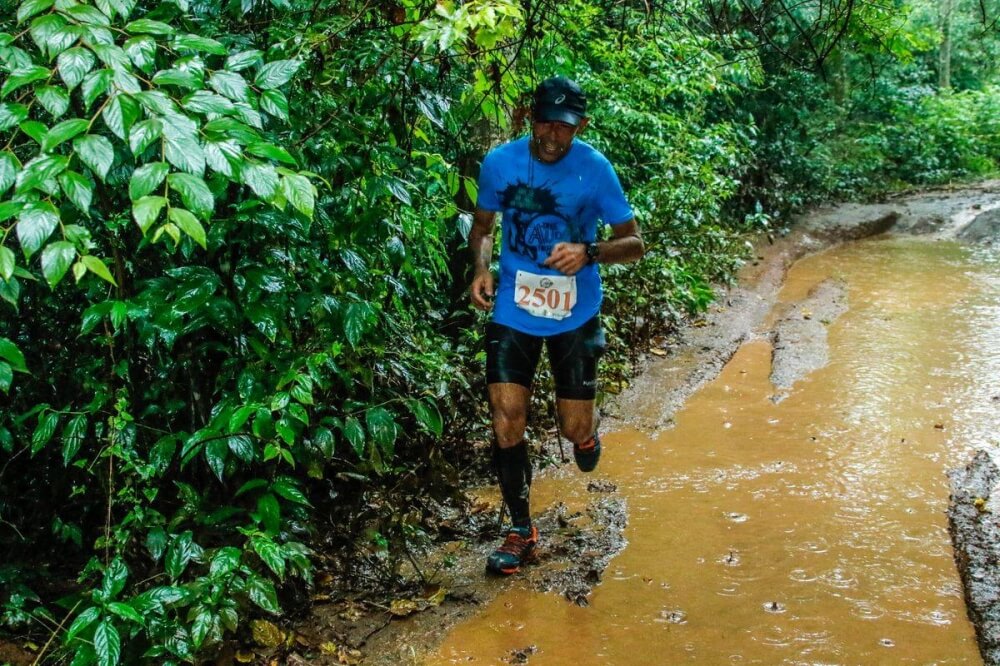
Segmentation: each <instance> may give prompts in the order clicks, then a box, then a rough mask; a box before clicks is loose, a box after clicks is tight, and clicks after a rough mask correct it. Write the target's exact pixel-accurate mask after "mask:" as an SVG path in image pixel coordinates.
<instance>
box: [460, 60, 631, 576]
mask: <svg viewBox="0 0 1000 666" xmlns="http://www.w3.org/2000/svg"><path fill="white" fill-rule="evenodd" d="M586 111H587V98H586V96H585V95H584V93H583V91H582V90H581V89H580V86H579V85H577V84H576V82H574V81H572V80H570V79H567V78H564V77H553V78H550V79H546V80H545V81H542V83H541V84H539V86H538V88H537V89H536V90H535V94H534V103H533V106H532V124H531V136H530V137H527V136H525V137H521V138H519V139H516V140H514V141H511V142H509V143H506V144H504V145H502V146H500V147H498V148H496V149H494V150H492V151H491V152H490V153H489V154H488V155H486V157H485V159H484V160H483V165H482V169H481V171H480V175H479V196H478V201H477V202H476V212H475V216H474V221H473V225H472V231H471V232H470V233H469V248H470V250H471V251H472V261H473V264H474V267H475V276H474V277H473V280H472V287H471V300H472V304H473V305H474V306H475V307H476V308H479V309H480V310H490V309H492V310H493V319H492V321H491V322H490V323H489V324H488V326H487V331H486V341H487V352H486V381H487V384H488V386H489V400H490V408H491V411H492V417H493V432H494V435H495V441H494V445H493V451H492V456H493V464H494V467H495V469H496V472H497V477H498V480H499V483H500V491H501V494H502V495H503V499H504V501H505V503H506V504H507V507H508V508H509V510H510V516H511V522H512V526H511V528H510V531H509V532H508V534H507V537H506V539H505V540H504V542H503V544H502V545H501V546H500V547H499V548H498V549H497V550H496V551H495V552H494V553H493V554H492V555H490V556H489V558H488V559H487V561H486V568H487V569H488V570H489V571H491V572H494V573H498V574H504V575H509V574H512V573H515V572H517V571H518V570H519V569H520V567H521V564H522V563H523V562H524V561H525V560H526V559H527V558H528V556H529V555H530V554H531V552H532V550H533V549H534V547H535V544H537V543H538V530H537V529H536V528H535V527H533V526H532V524H531V515H530V511H529V489H530V486H531V461H530V460H529V458H528V447H527V443H526V442H525V440H524V431H525V427H526V426H527V418H528V405H529V402H530V399H531V384H532V381H533V380H534V376H535V369H536V367H537V365H538V359H539V356H540V354H541V348H542V344H543V343H544V344H545V346H546V347H547V349H548V357H549V363H550V364H551V368H552V375H553V377H554V379H555V385H556V399H557V400H556V409H557V411H558V414H559V424H560V428H561V430H562V433H563V434H564V435H565V436H566V438H567V439H569V440H570V441H571V442H573V457H574V459H575V460H576V464H577V466H578V467H579V468H580V469H581V470H583V471H584V472H590V471H592V470H593V469H594V468H595V467H596V466H597V461H598V460H599V458H600V456H601V441H600V439H599V438H598V435H597V431H596V419H595V415H594V398H595V397H596V394H597V361H598V358H599V357H600V356H601V354H602V353H603V351H604V348H605V339H604V330H603V329H602V328H601V322H600V318H599V312H600V309H601V298H602V291H601V278H600V275H599V273H598V270H597V264H598V263H604V264H612V263H624V262H631V261H637V260H638V259H639V258H640V257H642V255H643V252H644V251H645V250H644V247H643V242H642V237H641V235H640V233H639V227H638V225H637V224H636V221H635V217H634V215H633V213H632V208H631V207H630V206H629V204H628V201H626V199H625V194H624V192H623V191H622V187H621V184H620V183H619V181H618V176H617V174H615V171H614V168H613V167H612V166H611V163H610V162H609V161H608V160H607V158H605V157H604V155H602V154H601V153H600V152H598V151H597V150H596V149H594V148H593V147H591V146H589V145H588V144H586V143H584V142H583V141H580V140H579V139H577V138H576V135H577V134H578V133H579V132H581V131H583V129H584V128H585V127H586V126H587V122H588V120H589V119H588V118H587V115H586ZM497 213H500V214H501V251H500V283H499V286H498V288H497V287H496V286H495V285H494V278H493V274H492V273H491V272H490V263H491V261H492V259H493V229H494V224H495V223H496V214H497ZM598 224H607V225H610V226H611V232H612V238H611V239H610V240H607V241H599V240H598ZM494 296H495V298H494Z"/></svg>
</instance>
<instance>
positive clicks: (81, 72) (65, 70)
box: [53, 46, 97, 115]
mask: <svg viewBox="0 0 1000 666" xmlns="http://www.w3.org/2000/svg"><path fill="white" fill-rule="evenodd" d="M96 62H97V58H95V57H94V54H93V53H91V52H90V51H88V50H87V49H85V48H83V47H80V46H77V47H74V48H71V49H67V50H65V51H63V52H62V53H60V54H59V57H58V58H56V66H57V67H58V69H59V76H61V77H62V80H63V82H64V83H65V84H66V87H67V88H69V89H70V90H72V89H73V88H75V87H77V86H78V85H80V82H81V81H83V78H84V77H85V76H86V75H87V73H88V72H89V71H90V70H91V69H93V68H94V64H95V63H96ZM88 106H89V104H88ZM53 115H55V114H53Z"/></svg>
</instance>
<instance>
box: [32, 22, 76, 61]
mask: <svg viewBox="0 0 1000 666" xmlns="http://www.w3.org/2000/svg"><path fill="white" fill-rule="evenodd" d="M65 30H66V19H64V18H63V17H62V16H60V15H59V14H56V13H54V12H53V13H49V14H46V15H45V16H39V17H38V18H36V19H35V20H34V21H32V22H31V28H30V32H31V39H32V40H34V42H35V44H36V45H37V46H38V48H39V49H40V50H41V51H42V52H43V53H47V54H48V56H49V58H51V57H52V56H53V55H54V54H56V53H59V48H58V47H59V45H60V44H61V40H60V39H57V38H56V36H57V35H59V33H62V32H64V31H65ZM51 42H55V43H51ZM67 46H68V45H67Z"/></svg>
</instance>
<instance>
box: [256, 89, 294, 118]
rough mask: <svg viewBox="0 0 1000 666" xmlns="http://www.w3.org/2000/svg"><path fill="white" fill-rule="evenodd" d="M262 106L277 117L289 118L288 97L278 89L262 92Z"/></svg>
mask: <svg viewBox="0 0 1000 666" xmlns="http://www.w3.org/2000/svg"><path fill="white" fill-rule="evenodd" d="M260 108H261V109H262V110H263V111H265V112H266V113H269V114H271V115H272V116H274V117H275V118H281V119H282V120H284V121H287V120H288V99H287V98H286V97H285V95H284V94H283V93H281V92H280V91H277V90H265V91H264V92H262V93H261V94H260Z"/></svg>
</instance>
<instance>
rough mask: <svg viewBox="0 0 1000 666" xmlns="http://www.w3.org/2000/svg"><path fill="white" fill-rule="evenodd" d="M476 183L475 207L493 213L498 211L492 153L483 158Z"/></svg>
mask: <svg viewBox="0 0 1000 666" xmlns="http://www.w3.org/2000/svg"><path fill="white" fill-rule="evenodd" d="M478 185H479V186H478V194H477V195H476V208H479V209H481V210H488V211H491V212H495V213H496V212H499V211H500V200H499V199H498V198H497V178H496V159H495V155H494V153H489V154H487V155H486V157H485V158H483V165H482V166H481V167H480V169H479V184H478Z"/></svg>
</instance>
